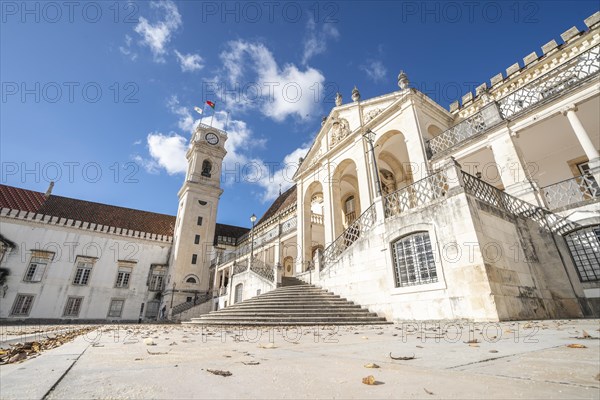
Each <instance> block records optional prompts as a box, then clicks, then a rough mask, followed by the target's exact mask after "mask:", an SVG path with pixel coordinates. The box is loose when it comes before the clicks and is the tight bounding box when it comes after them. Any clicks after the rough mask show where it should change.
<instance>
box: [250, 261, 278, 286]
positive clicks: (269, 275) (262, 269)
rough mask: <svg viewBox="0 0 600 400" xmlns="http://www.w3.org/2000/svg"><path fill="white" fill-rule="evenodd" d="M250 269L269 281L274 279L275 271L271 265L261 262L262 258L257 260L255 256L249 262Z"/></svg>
mask: <svg viewBox="0 0 600 400" xmlns="http://www.w3.org/2000/svg"><path fill="white" fill-rule="evenodd" d="M250 271H252V272H255V273H257V274H258V275H260V276H262V277H263V278H265V279H267V280H269V281H271V282H274V281H275V271H274V269H273V266H272V265H269V264H267V263H265V262H263V261H262V260H259V259H258V258H256V257H254V258H253V259H252V262H251V263H250Z"/></svg>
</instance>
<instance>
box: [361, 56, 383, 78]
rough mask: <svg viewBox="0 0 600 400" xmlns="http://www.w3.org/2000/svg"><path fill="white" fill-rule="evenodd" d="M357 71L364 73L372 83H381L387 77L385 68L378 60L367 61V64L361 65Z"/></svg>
mask: <svg viewBox="0 0 600 400" xmlns="http://www.w3.org/2000/svg"><path fill="white" fill-rule="evenodd" d="M359 69H360V70H362V71H364V72H365V73H366V74H367V76H368V77H369V78H371V80H373V81H374V82H380V81H383V80H384V79H385V77H386V76H387V68H386V67H385V65H383V63H382V62H381V61H380V60H372V59H370V60H367V63H366V64H363V65H361V66H360V67H359Z"/></svg>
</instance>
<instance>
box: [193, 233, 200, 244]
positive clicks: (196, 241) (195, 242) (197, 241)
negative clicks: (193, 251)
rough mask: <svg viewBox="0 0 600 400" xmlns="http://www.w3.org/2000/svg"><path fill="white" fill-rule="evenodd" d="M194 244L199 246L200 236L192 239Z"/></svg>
mask: <svg viewBox="0 0 600 400" xmlns="http://www.w3.org/2000/svg"><path fill="white" fill-rule="evenodd" d="M194 244H200V235H196V237H195V238H194Z"/></svg>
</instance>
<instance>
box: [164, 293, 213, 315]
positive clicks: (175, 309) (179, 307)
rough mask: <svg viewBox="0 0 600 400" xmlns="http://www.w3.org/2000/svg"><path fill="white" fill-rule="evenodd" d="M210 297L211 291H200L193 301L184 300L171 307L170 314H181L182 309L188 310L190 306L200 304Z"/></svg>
mask: <svg viewBox="0 0 600 400" xmlns="http://www.w3.org/2000/svg"><path fill="white" fill-rule="evenodd" d="M211 298H212V291H210V292H202V293H198V294H197V296H196V297H195V298H194V300H193V301H186V302H185V303H181V304H177V305H176V306H175V307H173V310H172V311H171V315H177V314H181V313H182V312H184V311H187V310H189V309H190V308H192V307H194V306H197V305H198V304H202V303H204V302H206V301H208V300H210V299H211Z"/></svg>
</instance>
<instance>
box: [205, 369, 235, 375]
mask: <svg viewBox="0 0 600 400" xmlns="http://www.w3.org/2000/svg"><path fill="white" fill-rule="evenodd" d="M206 371H208V372H210V373H211V374H214V375H219V376H231V375H233V374H232V373H231V372H229V371H221V370H220V369H207V370H206Z"/></svg>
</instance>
